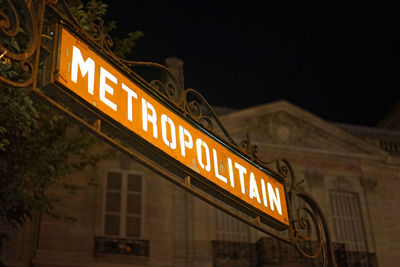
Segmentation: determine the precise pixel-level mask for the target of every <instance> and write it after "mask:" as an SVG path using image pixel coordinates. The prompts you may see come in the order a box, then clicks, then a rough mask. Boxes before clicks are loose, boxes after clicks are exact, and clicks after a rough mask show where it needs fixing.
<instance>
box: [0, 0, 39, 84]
mask: <svg viewBox="0 0 400 267" xmlns="http://www.w3.org/2000/svg"><path fill="white" fill-rule="evenodd" d="M0 8H1V9H0V36H1V38H0V40H1V41H0V54H1V55H2V58H1V65H0V68H1V75H0V82H1V83H2V84H5V85H7V86H11V87H17V88H22V87H28V86H31V85H32V84H33V83H34V82H35V73H36V70H37V62H36V56H37V53H38V47H39V46H40V34H39V28H40V25H41V20H42V18H41V16H42V11H43V5H42V3H41V2H40V1H39V2H38V1H23V0H14V1H10V0H6V1H1V2H0Z"/></svg>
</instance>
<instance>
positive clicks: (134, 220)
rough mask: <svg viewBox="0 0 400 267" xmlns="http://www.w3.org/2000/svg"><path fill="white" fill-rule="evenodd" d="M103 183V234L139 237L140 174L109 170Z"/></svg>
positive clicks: (141, 181) (140, 207)
mask: <svg viewBox="0 0 400 267" xmlns="http://www.w3.org/2000/svg"><path fill="white" fill-rule="evenodd" d="M105 185H106V186H105V212H104V235H106V236H114V237H128V238H139V237H140V236H141V234H142V201H143V198H142V195H143V193H142V192H143V177H142V175H141V174H138V173H133V172H129V171H109V172H108V173H107V177H106V184H105Z"/></svg>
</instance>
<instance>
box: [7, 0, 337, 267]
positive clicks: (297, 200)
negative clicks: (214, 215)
mask: <svg viewBox="0 0 400 267" xmlns="http://www.w3.org/2000/svg"><path fill="white" fill-rule="evenodd" d="M45 10H46V11H47V10H50V11H51V12H52V16H53V17H56V18H57V20H58V21H63V23H65V24H68V26H69V27H71V28H74V31H76V32H77V33H79V34H81V35H82V36H85V37H86V38H87V40H88V42H90V43H91V44H93V45H95V46H96V47H97V50H98V51H102V52H103V53H104V54H105V55H106V56H107V58H108V59H110V60H111V61H114V63H116V64H118V65H119V67H120V68H122V69H124V70H125V71H126V72H127V73H128V74H130V75H132V77H134V78H135V79H136V80H137V81H138V82H139V83H141V84H143V85H144V87H146V88H147V90H149V91H151V93H152V94H153V95H156V96H157V97H159V98H161V99H163V101H165V102H166V103H167V104H168V105H169V106H170V107H171V108H172V109H176V110H178V111H180V113H181V114H183V116H185V117H187V118H188V119H189V120H192V121H194V122H196V123H198V124H200V125H201V127H203V128H204V129H206V130H207V131H209V132H211V133H213V134H214V135H215V136H216V135H217V128H218V132H219V133H222V135H223V137H222V138H223V139H224V140H225V141H226V143H227V144H228V145H230V146H231V147H233V148H235V149H236V150H237V151H239V152H240V153H241V154H243V155H244V156H246V157H247V158H248V159H249V160H251V161H254V162H256V163H257V164H260V165H261V166H264V167H265V168H266V169H268V170H271V172H274V173H276V174H277V176H279V177H280V178H281V179H282V180H284V181H285V182H286V184H287V185H286V190H287V192H286V194H287V196H288V197H287V201H288V210H289V218H290V225H289V229H288V230H286V232H287V233H288V236H285V237H283V236H278V235H276V234H274V233H273V232H272V231H268V230H263V231H264V232H265V233H267V234H270V235H271V236H274V237H277V238H279V239H281V240H282V241H284V242H286V243H288V244H291V245H293V246H294V247H296V248H297V250H298V251H299V252H300V254H301V255H303V256H304V257H306V258H309V259H315V258H318V257H322V261H323V263H324V265H327V264H328V262H330V263H331V264H332V265H333V266H336V264H335V259H334V255H333V251H332V247H331V240H330V235H329V231H328V228H327V224H326V222H325V219H324V217H323V214H322V212H321V209H320V208H319V206H318V205H317V203H316V201H315V200H314V199H313V198H312V197H311V196H310V195H309V194H307V193H306V192H305V191H303V190H302V188H301V186H300V184H301V182H300V183H299V182H297V181H296V178H295V175H294V172H293V170H292V167H291V165H290V164H289V162H288V161H286V160H284V159H278V160H274V161H272V162H263V161H262V160H261V159H259V158H258V156H257V147H256V146H254V145H253V144H251V141H250V137H248V138H247V139H246V140H245V141H243V142H242V143H241V144H240V145H239V144H237V143H236V142H235V141H234V139H233V138H232V136H231V135H230V134H229V132H228V131H227V130H226V129H225V128H224V127H223V125H222V123H221V121H220V120H219V118H218V116H217V114H216V112H215V110H214V109H213V108H212V107H211V105H210V104H209V103H208V102H207V101H206V99H205V98H204V97H203V96H202V95H201V94H200V93H199V92H198V91H196V90H194V89H191V88H188V89H185V88H184V85H183V82H182V81H179V80H178V79H177V78H176V77H175V75H174V74H173V73H172V72H171V71H170V70H169V69H168V68H166V67H165V66H163V65H160V64H157V63H153V62H138V61H128V60H124V59H121V58H118V57H117V56H116V55H115V54H114V53H113V52H112V45H113V42H112V39H111V38H110V37H109V36H108V35H107V33H105V30H104V27H103V24H102V23H99V24H98V25H93V26H92V27H90V29H89V31H90V33H88V32H86V31H85V30H84V29H83V28H82V27H80V25H79V23H78V21H77V20H76V19H75V18H74V16H73V14H72V12H71V10H70V9H69V7H68V5H67V4H66V2H65V1H64V0H51V1H50V0H48V1H43V0H42V1H40V0H36V1H35V0H31V1H29V0H25V1H24V0H13V1H11V0H4V1H3V0H0V35H1V41H0V74H1V75H0V84H2V85H5V86H10V87H17V88H24V87H30V86H35V85H36V84H35V83H36V80H35V79H36V76H37V74H38V70H39V68H38V66H39V52H41V51H42V50H43V51H45V50H46V49H47V50H49V48H48V47H47V46H46V42H45V40H51V39H52V35H51V34H49V33H47V32H45V31H43V24H44V23H43V21H44V19H43V14H44V11H45ZM49 47H50V46H49ZM41 48H43V49H42V50H41ZM48 52H49V51H48ZM137 67H145V68H150V69H158V70H160V71H162V72H164V74H166V77H167V78H166V79H158V78H153V79H150V80H146V79H144V78H142V77H141V76H140V75H138V74H136V73H135V70H136V68H137ZM7 68H8V69H7ZM13 71H15V72H16V73H20V74H18V75H15V76H12V75H10V74H11V73H13ZM238 218H239V217H238ZM243 221H245V220H244V219H243ZM258 223H259V220H258Z"/></svg>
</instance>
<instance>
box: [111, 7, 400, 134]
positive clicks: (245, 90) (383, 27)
mask: <svg viewBox="0 0 400 267" xmlns="http://www.w3.org/2000/svg"><path fill="white" fill-rule="evenodd" d="M104 2H106V3H108V4H109V13H108V14H109V15H108V16H107V19H112V20H116V22H117V26H118V32H116V33H115V34H116V35H119V36H123V35H124V34H127V33H128V32H131V31H135V30H141V31H143V33H144V36H143V37H142V38H141V39H139V40H138V41H137V43H136V47H135V48H134V53H133V55H132V57H131V58H130V59H132V60H139V61H153V62H157V63H163V62H164V59H165V58H166V57H171V56H174V57H178V58H180V59H182V60H183V61H184V62H185V65H184V75H185V87H186V88H189V87H190V88H194V89H196V90H198V91H199V92H200V93H202V94H203V95H204V96H205V97H206V99H207V100H208V102H209V103H210V104H212V105H218V106H225V107H230V108H238V109H239V108H246V107H250V106H254V105H260V104H264V103H268V102H271V101H276V100H281V99H285V100H288V101H289V102H291V103H293V104H295V105H297V106H299V107H300V108H303V109H305V110H307V111H309V112H312V113H314V114H315V115H317V116H319V117H321V118H322V119H325V120H328V121H332V122H341V123H350V124H356V125H366V126H375V125H376V124H377V123H378V122H379V120H380V119H382V118H383V117H384V116H385V115H386V114H387V113H388V112H389V111H390V109H391V108H392V107H393V106H394V105H395V104H396V102H397V101H399V100H400V93H399V90H400V86H399V82H398V80H399V79H398V73H399V63H398V62H399V60H398V49H399V43H398V38H399V37H398V36H399V30H398V28H396V27H395V21H396V17H397V14H396V10H397V9H395V8H394V6H387V5H384V4H380V2H379V4H378V2H373V3H371V4H366V3H359V4H350V3H349V2H352V1H347V2H343V3H341V2H340V1H329V2H327V1H318V2H315V3H310V1H293V2H292V1H291V2H284V1H254V2H253V1H240V2H239V1H151V0H147V1H146V0H145V1H129V7H128V6H127V3H128V2H127V1H111V0H108V1H104ZM305 2H308V3H305ZM320 2H324V3H320Z"/></svg>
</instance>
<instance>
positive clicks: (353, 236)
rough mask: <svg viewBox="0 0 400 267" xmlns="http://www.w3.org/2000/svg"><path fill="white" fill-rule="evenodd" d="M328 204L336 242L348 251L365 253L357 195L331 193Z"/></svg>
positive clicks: (341, 192)
mask: <svg viewBox="0 0 400 267" xmlns="http://www.w3.org/2000/svg"><path fill="white" fill-rule="evenodd" d="M330 202H331V210H332V218H333V225H334V232H335V237H336V242H338V243H343V244H345V248H346V250H348V251H359V252H363V251H367V249H366V244H365V234H364V226H363V220H362V215H361V209H360V203H359V199H358V195H357V194H356V193H350V192H343V191H331V192H330Z"/></svg>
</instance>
